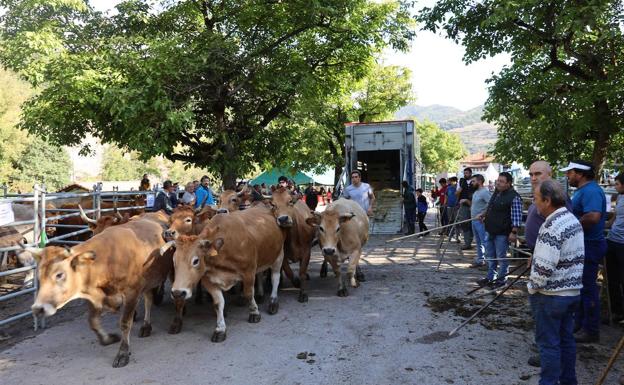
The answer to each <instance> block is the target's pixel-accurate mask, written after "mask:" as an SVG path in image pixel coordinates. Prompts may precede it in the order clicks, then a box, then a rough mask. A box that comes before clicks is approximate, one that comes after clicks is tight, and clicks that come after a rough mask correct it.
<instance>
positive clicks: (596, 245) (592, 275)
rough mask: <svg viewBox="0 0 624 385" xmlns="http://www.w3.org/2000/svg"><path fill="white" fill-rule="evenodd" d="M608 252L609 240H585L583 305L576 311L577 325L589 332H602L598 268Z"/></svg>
mask: <svg viewBox="0 0 624 385" xmlns="http://www.w3.org/2000/svg"><path fill="white" fill-rule="evenodd" d="M606 252H607V241H605V240H604V239H603V240H601V241H585V265H584V266H583V288H582V289H581V307H580V309H579V311H578V312H577V313H576V319H575V322H576V326H577V327H581V328H583V330H585V331H586V332H587V333H589V334H592V335H597V334H599V333H600V297H599V290H598V284H597V283H596V280H597V279H598V268H599V266H598V265H600V263H602V261H603V258H604V256H605V254H606Z"/></svg>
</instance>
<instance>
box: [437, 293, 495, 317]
mask: <svg viewBox="0 0 624 385" xmlns="http://www.w3.org/2000/svg"><path fill="white" fill-rule="evenodd" d="M484 304H485V302H484V301H482V300H480V299H470V300H466V299H465V298H459V297H454V296H448V297H429V298H427V304H426V305H425V306H427V307H430V308H431V310H432V311H434V312H436V313H441V312H445V311H449V310H453V311H454V313H455V315H456V316H460V317H464V318H467V317H470V316H471V315H472V314H474V312H476V311H477V310H478V309H479V308H480V307H481V306H483V305H484ZM491 313H492V310H491V309H489V308H488V309H485V310H484V311H483V312H482V313H481V315H482V316H485V315H488V314H491Z"/></svg>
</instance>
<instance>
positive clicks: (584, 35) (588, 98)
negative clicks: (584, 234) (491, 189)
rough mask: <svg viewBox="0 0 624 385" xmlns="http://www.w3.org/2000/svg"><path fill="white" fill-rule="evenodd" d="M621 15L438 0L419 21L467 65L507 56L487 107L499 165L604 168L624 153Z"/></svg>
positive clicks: (606, 9)
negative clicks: (458, 47)
mask: <svg viewBox="0 0 624 385" xmlns="http://www.w3.org/2000/svg"><path fill="white" fill-rule="evenodd" d="M623 11H624V3H622V2H621V1H619V0H617V1H616V0H598V1H593V2H570V1H564V2H556V1H551V2H544V1H537V0H524V1H516V2H508V1H486V2H478V3H472V2H465V1H463V0H440V1H438V2H437V3H436V5H435V6H434V7H433V8H424V9H423V12H422V13H421V14H420V16H419V20H420V21H422V22H423V23H424V28H425V29H428V30H431V31H437V30H438V29H443V30H444V31H445V32H446V35H447V36H448V37H449V38H450V39H453V40H454V41H456V42H461V44H462V45H463V46H464V47H465V48H466V53H465V56H464V60H465V61H466V62H468V63H469V62H472V61H476V60H479V59H481V58H484V57H487V56H492V55H496V54H498V53H501V52H508V53H510V54H511V59H512V64H511V65H509V66H507V67H505V68H504V69H503V70H502V71H501V72H500V73H499V74H497V75H495V76H493V77H492V78H491V79H490V80H489V84H490V96H489V98H488V100H487V103H486V105H485V118H486V120H488V121H490V122H495V123H496V125H497V126H498V141H497V143H496V146H495V149H494V154H495V155H496V157H497V159H499V160H501V161H503V162H510V161H513V160H518V161H521V162H522V163H524V164H525V165H528V164H529V163H531V162H532V161H533V160H535V159H539V158H543V159H546V160H549V161H551V162H553V163H561V162H563V161H565V160H568V159H571V158H588V159H591V160H592V161H593V163H594V165H596V166H597V167H602V165H603V164H604V161H605V159H608V160H613V159H618V158H620V157H621V156H622V155H623V153H624V146H622V145H623V144H624V141H623V139H624V137H623V136H622V131H621V129H620V128H621V127H622V125H623V124H624V83H623V82H622V81H621V79H622V78H623V76H624V62H623V60H624V37H623V30H624V29H623V26H624V23H623V19H622V14H623V13H624V12H623Z"/></svg>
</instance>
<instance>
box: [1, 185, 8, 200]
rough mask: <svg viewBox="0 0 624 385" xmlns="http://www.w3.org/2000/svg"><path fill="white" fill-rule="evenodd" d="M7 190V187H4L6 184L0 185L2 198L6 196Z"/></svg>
mask: <svg viewBox="0 0 624 385" xmlns="http://www.w3.org/2000/svg"><path fill="white" fill-rule="evenodd" d="M8 190H9V186H7V185H6V183H4V184H2V193H3V196H2V197H3V198H6V196H7V192H8Z"/></svg>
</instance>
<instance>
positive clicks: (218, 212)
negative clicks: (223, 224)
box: [217, 209, 230, 214]
mask: <svg viewBox="0 0 624 385" xmlns="http://www.w3.org/2000/svg"><path fill="white" fill-rule="evenodd" d="M229 212H230V211H229V210H228V209H218V210H217V214H227V213H229Z"/></svg>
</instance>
